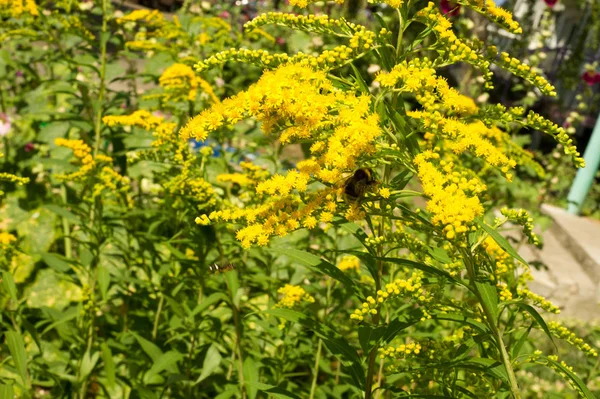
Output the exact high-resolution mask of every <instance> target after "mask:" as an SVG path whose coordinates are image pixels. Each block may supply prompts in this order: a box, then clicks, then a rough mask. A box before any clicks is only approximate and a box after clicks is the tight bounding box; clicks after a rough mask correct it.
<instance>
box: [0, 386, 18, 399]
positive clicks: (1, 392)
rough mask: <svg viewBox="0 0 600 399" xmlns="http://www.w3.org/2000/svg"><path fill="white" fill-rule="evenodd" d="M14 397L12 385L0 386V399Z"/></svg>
mask: <svg viewBox="0 0 600 399" xmlns="http://www.w3.org/2000/svg"><path fill="white" fill-rule="evenodd" d="M14 397H15V390H14V389H13V386H12V385H8V384H0V398H1V399H13V398H14Z"/></svg>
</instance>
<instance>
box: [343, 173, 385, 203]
mask: <svg viewBox="0 0 600 399" xmlns="http://www.w3.org/2000/svg"><path fill="white" fill-rule="evenodd" d="M376 184H377V180H376V179H375V177H374V176H373V171H372V170H371V169H366V168H361V169H357V170H356V171H355V172H354V174H353V175H352V176H350V177H349V178H348V179H347V180H346V182H345V183H344V194H345V195H346V198H348V200H350V201H353V202H356V201H359V200H360V199H361V198H362V197H364V195H365V194H366V193H367V191H369V190H371V189H372V188H373V187H374V186H375V185H376Z"/></svg>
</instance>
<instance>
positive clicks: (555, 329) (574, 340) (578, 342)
mask: <svg viewBox="0 0 600 399" xmlns="http://www.w3.org/2000/svg"><path fill="white" fill-rule="evenodd" d="M548 329H549V330H550V331H551V332H552V334H553V335H555V336H556V337H558V338H560V339H563V340H565V341H567V342H568V343H570V344H571V345H573V346H575V347H576V348H577V349H579V350H580V351H582V352H583V353H585V354H587V355H589V356H594V357H595V356H598V352H597V351H596V350H595V349H594V348H592V347H591V346H590V345H589V344H587V343H586V342H585V341H584V340H583V339H581V338H579V337H578V336H577V335H576V334H575V333H573V332H571V331H569V329H568V328H567V327H565V326H563V325H562V324H561V323H560V322H558V321H549V322H548Z"/></svg>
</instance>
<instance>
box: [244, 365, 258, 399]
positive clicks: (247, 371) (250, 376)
mask: <svg viewBox="0 0 600 399" xmlns="http://www.w3.org/2000/svg"><path fill="white" fill-rule="evenodd" d="M242 369H243V372H244V381H245V382H246V393H247V394H248V397H249V398H250V399H256V395H258V388H257V387H256V386H255V385H254V384H257V383H258V376H259V369H260V367H259V366H258V364H256V361H255V360H254V359H253V358H252V357H247V358H246V360H244V365H243V367H242Z"/></svg>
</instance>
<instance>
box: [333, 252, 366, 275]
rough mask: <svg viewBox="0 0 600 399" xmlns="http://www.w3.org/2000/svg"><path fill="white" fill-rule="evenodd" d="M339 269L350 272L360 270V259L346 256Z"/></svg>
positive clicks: (338, 265) (340, 262) (339, 264)
mask: <svg viewBox="0 0 600 399" xmlns="http://www.w3.org/2000/svg"><path fill="white" fill-rule="evenodd" d="M337 267H338V269H340V270H341V271H344V272H345V271H349V270H356V271H359V270H360V259H358V258H357V257H356V256H354V255H347V256H344V257H343V258H342V259H341V260H340V261H339V263H338V264H337Z"/></svg>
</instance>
